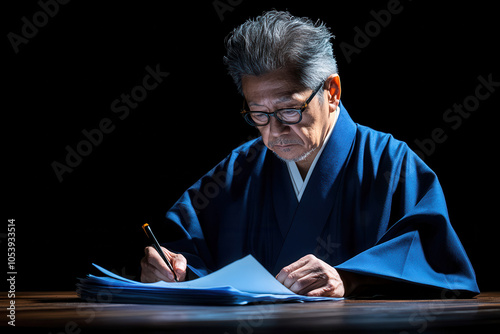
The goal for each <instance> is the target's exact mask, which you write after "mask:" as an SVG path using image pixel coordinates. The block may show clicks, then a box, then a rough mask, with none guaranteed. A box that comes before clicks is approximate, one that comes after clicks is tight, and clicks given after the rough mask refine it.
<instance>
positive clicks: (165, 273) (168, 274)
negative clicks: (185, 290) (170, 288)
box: [141, 246, 187, 283]
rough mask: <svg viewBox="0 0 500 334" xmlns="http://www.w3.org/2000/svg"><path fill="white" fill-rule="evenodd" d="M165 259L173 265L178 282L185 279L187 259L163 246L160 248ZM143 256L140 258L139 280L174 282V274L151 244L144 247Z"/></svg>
mask: <svg viewBox="0 0 500 334" xmlns="http://www.w3.org/2000/svg"><path fill="white" fill-rule="evenodd" d="M161 249H162V250H163V253H164V254H165V256H166V257H167V259H168V260H169V261H170V263H171V264H172V267H174V270H175V274H176V275H177V279H178V281H179V282H182V281H184V280H185V279H186V267H187V260H186V258H185V257H184V255H182V254H177V253H173V252H171V251H169V250H168V249H166V248H165V247H162V248H161ZM144 253H145V256H144V257H143V258H142V260H141V267H142V272H141V282H143V283H154V282H158V281H166V282H174V274H173V273H172V271H171V270H170V269H169V268H168V266H167V264H166V263H165V261H163V259H162V258H161V256H160V254H158V252H157V251H156V249H154V248H153V247H151V246H148V247H146V248H145V249H144Z"/></svg>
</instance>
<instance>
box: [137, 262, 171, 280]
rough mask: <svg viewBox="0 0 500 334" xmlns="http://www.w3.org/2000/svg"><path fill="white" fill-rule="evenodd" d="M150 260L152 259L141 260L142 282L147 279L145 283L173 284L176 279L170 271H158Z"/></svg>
mask: <svg viewBox="0 0 500 334" xmlns="http://www.w3.org/2000/svg"><path fill="white" fill-rule="evenodd" d="M149 259H150V258H149V257H144V258H143V259H142V260H141V267H142V271H141V281H142V278H144V279H145V280H144V281H143V282H145V283H151V282H158V281H167V282H171V281H173V280H174V277H173V275H172V273H171V271H170V269H166V270H167V271H166V272H165V269H158V268H157V267H155V266H154V265H152V264H151V263H150V261H149ZM169 272H170V274H169ZM146 280H147V281H146Z"/></svg>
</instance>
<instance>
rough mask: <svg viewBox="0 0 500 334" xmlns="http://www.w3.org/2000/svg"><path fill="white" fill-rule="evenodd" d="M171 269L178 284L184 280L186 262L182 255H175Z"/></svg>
mask: <svg viewBox="0 0 500 334" xmlns="http://www.w3.org/2000/svg"><path fill="white" fill-rule="evenodd" d="M172 267H173V268H174V271H175V274H176V275H177V280H178V281H179V282H182V281H184V280H186V270H187V260H186V258H185V257H184V255H182V254H175V256H174V257H173V260H172Z"/></svg>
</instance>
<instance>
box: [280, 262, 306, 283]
mask: <svg viewBox="0 0 500 334" xmlns="http://www.w3.org/2000/svg"><path fill="white" fill-rule="evenodd" d="M309 261H310V258H309V257H308V256H307V255H306V256H304V257H302V258H301V259H299V260H297V261H295V262H294V263H292V264H290V265H288V266H286V267H284V268H283V269H281V271H280V272H279V273H278V275H276V279H277V280H278V281H279V282H280V283H282V284H283V285H285V286H286V287H289V286H291V284H293V283H294V282H295V281H296V280H297V279H298V278H299V277H298V275H299V273H298V272H296V271H297V270H299V269H300V268H302V267H304V266H305V265H306V264H307V263H308V262H309ZM285 282H286V284H285Z"/></svg>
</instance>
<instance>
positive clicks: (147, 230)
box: [142, 223, 179, 282]
mask: <svg viewBox="0 0 500 334" xmlns="http://www.w3.org/2000/svg"><path fill="white" fill-rule="evenodd" d="M142 229H143V230H144V233H146V235H147V236H148V238H149V239H152V240H153V247H154V248H155V249H156V251H157V252H158V254H160V256H161V258H162V259H163V261H165V263H166V264H167V267H168V268H169V269H170V270H171V271H172V273H173V274H174V280H175V281H176V282H179V281H178V280H177V275H176V274H175V271H174V267H172V264H171V263H170V261H169V260H168V259H167V257H166V256H165V253H163V250H162V249H161V246H160V244H159V243H158V240H156V237H155V235H154V234H153V231H152V230H151V227H150V226H149V224H147V223H146V224H144V225H142Z"/></svg>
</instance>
